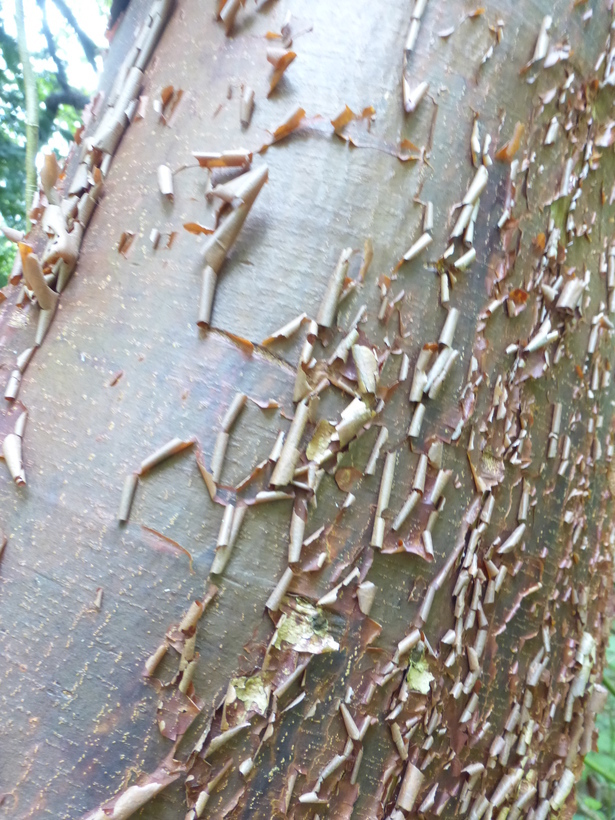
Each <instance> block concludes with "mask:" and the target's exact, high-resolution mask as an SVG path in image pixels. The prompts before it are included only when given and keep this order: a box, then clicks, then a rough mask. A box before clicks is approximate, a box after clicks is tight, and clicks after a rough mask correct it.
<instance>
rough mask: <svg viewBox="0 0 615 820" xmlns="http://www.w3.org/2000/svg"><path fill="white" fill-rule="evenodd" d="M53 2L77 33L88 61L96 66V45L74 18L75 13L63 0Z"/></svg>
mask: <svg viewBox="0 0 615 820" xmlns="http://www.w3.org/2000/svg"><path fill="white" fill-rule="evenodd" d="M53 2H54V4H55V6H56V8H57V9H58V11H60V12H61V13H62V14H63V15H64V18H65V20H66V22H67V23H68V24H69V26H70V27H71V28H72V29H73V31H74V32H75V34H76V35H77V39H78V40H79V42H80V43H81V48H82V49H83V53H84V54H85V56H86V58H87V60H88V62H89V63H91V65H92V67H93V68H96V55H97V54H98V46H97V45H96V43H95V42H94V41H93V40H91V39H90V38H89V37H88V35H87V34H86V33H85V31H83V29H81V27H80V26H79V23H78V22H77V20H76V18H75V15H74V14H73V12H72V11H71V9H70V8H69V7H68V6H67V4H66V3H65V0H53Z"/></svg>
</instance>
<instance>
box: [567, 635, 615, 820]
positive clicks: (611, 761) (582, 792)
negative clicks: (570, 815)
mask: <svg viewBox="0 0 615 820" xmlns="http://www.w3.org/2000/svg"><path fill="white" fill-rule="evenodd" d="M603 683H604V685H605V686H606V687H607V689H608V690H609V697H608V701H607V704H606V708H605V710H604V712H602V714H601V715H598V716H597V718H596V728H597V729H598V751H597V752H590V753H589V754H588V755H587V757H586V758H585V769H584V771H583V778H582V780H581V782H580V783H579V785H578V787H577V804H578V809H577V814H576V815H575V820H583V818H590V820H613V818H615V635H613V634H611V638H610V641H609V646H608V649H607V653H606V667H605V670H604V681H603Z"/></svg>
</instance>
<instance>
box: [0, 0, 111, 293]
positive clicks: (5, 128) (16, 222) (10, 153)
mask: <svg viewBox="0 0 615 820" xmlns="http://www.w3.org/2000/svg"><path fill="white" fill-rule="evenodd" d="M89 2H92V3H93V4H94V5H95V6H96V7H97V9H99V12H100V14H101V15H103V16H102V17H101V19H104V12H105V11H106V10H107V9H108V7H109V2H108V0H89ZM101 35H102V32H101ZM75 40H76V38H75ZM76 48H78V46H77V47H76ZM31 57H32V60H33V64H34V67H35V70H36V72H37V86H38V97H39V100H40V103H39V146H40V147H41V148H42V147H44V146H45V145H46V144H47V143H48V141H49V139H50V138H51V137H52V136H53V135H56V134H59V135H61V136H62V137H64V140H57V139H56V140H55V141H54V142H55V144H56V145H58V144H64V145H65V146H66V148H68V145H69V144H70V142H72V138H73V133H74V130H75V125H76V123H77V121H78V120H79V116H80V114H79V112H78V111H76V110H75V108H73V106H71V105H65V104H60V105H59V106H58V107H57V110H55V111H54V108H55V106H52V107H51V110H48V108H47V106H46V105H45V100H46V99H48V98H49V96H50V95H54V94H57V93H58V92H62V91H63V89H62V87H61V85H60V83H59V81H58V74H57V72H56V71H55V70H53V62H52V61H51V60H50V59H49V57H50V54H49V52H48V51H47V50H45V51H43V52H39V53H33V54H32V55H31ZM42 66H49V67H47V68H42ZM78 90H81V89H78ZM25 120H26V115H25V97H24V86H23V72H22V69H21V63H20V60H19V53H18V49H17V42H16V40H15V39H14V38H13V37H11V36H10V35H9V34H8V33H7V32H6V29H5V27H4V24H3V23H2V21H0V218H1V219H2V220H3V221H4V222H5V223H6V224H7V225H9V226H10V227H14V228H19V229H23V227H24V225H25V195H24V186H25V156H26V133H25ZM15 250H16V249H15V246H14V245H13V244H12V243H10V242H7V241H6V240H5V239H4V237H2V236H0V287H2V286H3V285H5V284H6V281H7V277H8V275H9V274H10V271H11V267H12V265H13V259H14V256H15Z"/></svg>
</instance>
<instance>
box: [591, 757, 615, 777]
mask: <svg viewBox="0 0 615 820" xmlns="http://www.w3.org/2000/svg"><path fill="white" fill-rule="evenodd" d="M585 765H586V766H587V767H588V768H590V769H592V771H594V772H596V773H597V774H600V775H602V777H604V778H605V779H606V780H608V781H609V783H615V759H613V758H612V757H610V756H609V755H603V754H600V753H599V752H590V753H589V754H588V755H587V756H586V758H585Z"/></svg>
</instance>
